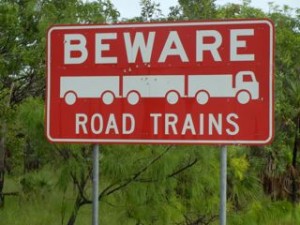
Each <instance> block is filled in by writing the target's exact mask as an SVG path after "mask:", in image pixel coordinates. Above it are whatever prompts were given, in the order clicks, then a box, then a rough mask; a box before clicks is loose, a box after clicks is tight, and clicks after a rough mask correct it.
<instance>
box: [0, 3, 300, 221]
mask: <svg viewBox="0 0 300 225" xmlns="http://www.w3.org/2000/svg"><path fill="white" fill-rule="evenodd" d="M262 17H263V18H269V19H271V20H273V22H274V24H275V27H276V56H275V61H276V74H275V76H276V84H275V88H276V89H275V90H276V99H275V100H276V101H275V102H276V104H275V113H276V136H275V139H274V142H273V143H272V145H269V146H261V147H255V146H253V147H246V146H230V147H229V153H228V154H229V156H228V207H227V212H228V224H236V225H238V224H241V225H247V224H249V225H255V224H258V225H296V224H300V207H299V195H300V179H299V172H300V167H299V148H300V136H299V133H300V34H299V32H300V11H299V10H298V11H296V13H292V11H291V9H290V8H288V7H284V8H279V7H277V6H276V5H274V4H270V9H269V11H268V12H267V13H266V12H263V11H261V10H260V9H257V8H253V7H251V6H250V1H249V0H244V1H242V2H241V3H240V4H227V5H225V6H216V4H215V1H214V0H179V1H178V5H175V6H173V7H171V11H170V13H169V15H163V14H162V12H161V10H160V8H159V4H157V3H156V2H155V1H151V0H141V14H140V17H136V18H127V19H121V18H120V16H119V12H118V11H117V10H116V9H115V7H114V6H113V5H112V3H111V2H110V1H109V0H98V1H93V2H92V1H82V0H68V1H61V0H51V1H50V0H0V224H3V225H43V224H45V225H49V224H51V225H55V224H61V225H74V224H76V225H81V224H90V223H91V146H89V145H56V144H52V145H51V144H49V143H48V142H47V140H46V139H45V136H44V94H45V65H46V63H45V51H46V50H45V48H46V40H45V39H46V31H47V28H48V27H49V26H51V25H53V24H60V23H67V24H71V23H83V24H87V23H112V22H119V21H121V20H122V21H125V22H126V21H131V22H132V21H166V20H188V19H192V20H194V19H195V20H201V19H225V18H262ZM100 165H101V167H100V171H101V172H100V173H101V175H100V195H99V201H100V212H99V213H100V223H101V224H109V225H115V224H116V225H119V224H124V225H168V224H177V225H204V224H206V225H208V224H211V225H213V224H218V214H219V212H218V210H219V194H218V193H219V147H212V146H157V145H156V146H150V145H103V146H101V157H100Z"/></svg>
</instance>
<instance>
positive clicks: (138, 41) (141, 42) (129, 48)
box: [124, 32, 155, 63]
mask: <svg viewBox="0 0 300 225" xmlns="http://www.w3.org/2000/svg"><path fill="white" fill-rule="evenodd" d="M154 38H155V32H149V35H148V40H147V44H146V43H145V39H144V35H143V32H137V33H136V34H135V37H134V41H133V43H132V42H131V39H130V33H124V40H125V47H126V53H127V60H128V63H135V61H136V57H137V54H138V51H139V50H140V52H141V56H142V59H143V62H145V63H149V62H150V60H151V55H152V49H153V43H154Z"/></svg>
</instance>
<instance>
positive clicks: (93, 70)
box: [46, 19, 274, 144]
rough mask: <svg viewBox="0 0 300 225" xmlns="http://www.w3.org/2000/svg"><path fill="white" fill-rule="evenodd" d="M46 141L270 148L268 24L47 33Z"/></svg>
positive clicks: (271, 95)
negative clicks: (263, 145) (244, 145)
mask: <svg viewBox="0 0 300 225" xmlns="http://www.w3.org/2000/svg"><path fill="white" fill-rule="evenodd" d="M47 38H48V39H47V104H46V112H47V115H46V135H47V137H48V139H49V140H50V141H51V142H84V143H161V144H163V143H169V144H187V143H188V144H267V143H269V142H270V141H271V140H272V138H273V133H274V132H273V130H274V123H273V119H274V113H273V108H274V100H273V99H274V93H273V92H274V87H273V83H274V80H273V79H274V75H273V67H274V27H273V24H272V22H271V21H269V20H265V19H259V20H229V21H206V22H175V23H140V24H139V23H135V24H112V25H73V26H72V25H70V26H64V25H62V26H53V27H51V28H50V29H49V30H48V37H47Z"/></svg>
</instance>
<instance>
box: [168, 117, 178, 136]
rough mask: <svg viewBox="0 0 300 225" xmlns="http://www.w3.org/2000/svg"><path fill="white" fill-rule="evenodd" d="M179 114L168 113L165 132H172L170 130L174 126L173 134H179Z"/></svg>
mask: <svg viewBox="0 0 300 225" xmlns="http://www.w3.org/2000/svg"><path fill="white" fill-rule="evenodd" d="M177 122H178V116H177V115H176V114H171V113H168V114H166V118H165V134H170V132H169V130H170V128H172V131H173V134H177V129H176V124H177Z"/></svg>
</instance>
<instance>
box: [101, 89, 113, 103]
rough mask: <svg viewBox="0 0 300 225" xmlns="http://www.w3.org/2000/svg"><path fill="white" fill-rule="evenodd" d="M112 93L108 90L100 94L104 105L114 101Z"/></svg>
mask: <svg viewBox="0 0 300 225" xmlns="http://www.w3.org/2000/svg"><path fill="white" fill-rule="evenodd" d="M114 98H115V96H114V94H113V93H112V92H110V91H106V92H105V93H103V95H102V101H103V102H104V104H105V105H110V104H111V103H113V101H114Z"/></svg>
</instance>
